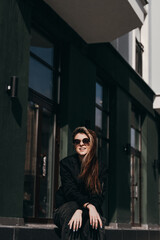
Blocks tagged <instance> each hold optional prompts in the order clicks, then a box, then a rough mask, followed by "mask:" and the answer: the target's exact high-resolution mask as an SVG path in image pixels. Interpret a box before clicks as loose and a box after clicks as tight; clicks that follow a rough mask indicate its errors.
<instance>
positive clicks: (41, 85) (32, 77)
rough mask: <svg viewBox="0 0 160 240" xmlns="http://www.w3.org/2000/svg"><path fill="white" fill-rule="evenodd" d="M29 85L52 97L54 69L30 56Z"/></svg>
mask: <svg viewBox="0 0 160 240" xmlns="http://www.w3.org/2000/svg"><path fill="white" fill-rule="evenodd" d="M29 87H30V88H32V89H34V90H36V91H37V92H39V93H41V94H42V95H44V96H46V97H48V98H50V99H52V97H53V71H52V70H50V69H49V68H47V67H45V66H44V65H43V64H42V63H40V62H38V61H37V60H36V59H34V58H33V57H32V56H31V57H30V71H29Z"/></svg>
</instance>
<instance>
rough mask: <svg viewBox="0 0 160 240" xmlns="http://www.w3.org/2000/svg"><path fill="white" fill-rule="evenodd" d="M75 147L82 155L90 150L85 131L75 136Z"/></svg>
mask: <svg viewBox="0 0 160 240" xmlns="http://www.w3.org/2000/svg"><path fill="white" fill-rule="evenodd" d="M74 147H75V150H76V152H77V153H78V154H79V155H80V156H85V155H86V154H87V153H88V152H89V151H90V142H89V138H88V136H87V135H86V134H85V133H77V134H76V135H75V137H74Z"/></svg>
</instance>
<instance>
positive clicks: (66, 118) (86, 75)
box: [61, 45, 96, 154]
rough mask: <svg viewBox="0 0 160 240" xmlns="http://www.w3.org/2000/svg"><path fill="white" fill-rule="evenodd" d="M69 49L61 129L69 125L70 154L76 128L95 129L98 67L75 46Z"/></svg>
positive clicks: (62, 100)
mask: <svg viewBox="0 0 160 240" xmlns="http://www.w3.org/2000/svg"><path fill="white" fill-rule="evenodd" d="M68 48H69V50H68V51H67V52H68V54H67V56H68V59H66V60H68V61H69V62H68V63H67V61H66V65H67V66H68V70H66V71H65V73H66V75H65V77H63V78H62V80H63V81H62V82H61V85H62V87H61V127H64V126H65V125H68V130H69V132H68V153H69V154H70V153H72V150H73V149H72V137H71V134H72V131H73V130H74V128H76V127H78V126H84V125H85V126H87V127H89V128H92V129H94V121H95V82H96V67H95V65H94V64H93V63H92V62H91V61H90V60H89V59H88V58H87V57H86V56H84V55H83V54H82V53H81V51H80V50H78V49H77V48H76V47H75V46H73V45H70V46H68ZM63 69H64V68H63ZM64 70H65V69H64ZM62 74H64V73H62Z"/></svg>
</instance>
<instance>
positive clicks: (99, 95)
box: [96, 83, 103, 106]
mask: <svg viewBox="0 0 160 240" xmlns="http://www.w3.org/2000/svg"><path fill="white" fill-rule="evenodd" d="M102 90H103V89H102V86H101V85H100V84H99V83H96V103H97V104H98V105H99V106H102V104H103V93H102Z"/></svg>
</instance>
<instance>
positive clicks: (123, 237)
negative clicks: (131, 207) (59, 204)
mask: <svg viewBox="0 0 160 240" xmlns="http://www.w3.org/2000/svg"><path fill="white" fill-rule="evenodd" d="M57 231H58V228H57V227H56V226H55V225H54V224H28V225H24V226H4V225H0V240H29V239H32V240H44V239H47V240H53V239H54V240H60V238H59V235H58V234H57ZM105 235H106V240H160V229H152V230H151V229H140V228H139V229H138V228H137V229H109V228H107V227H106V231H105Z"/></svg>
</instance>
